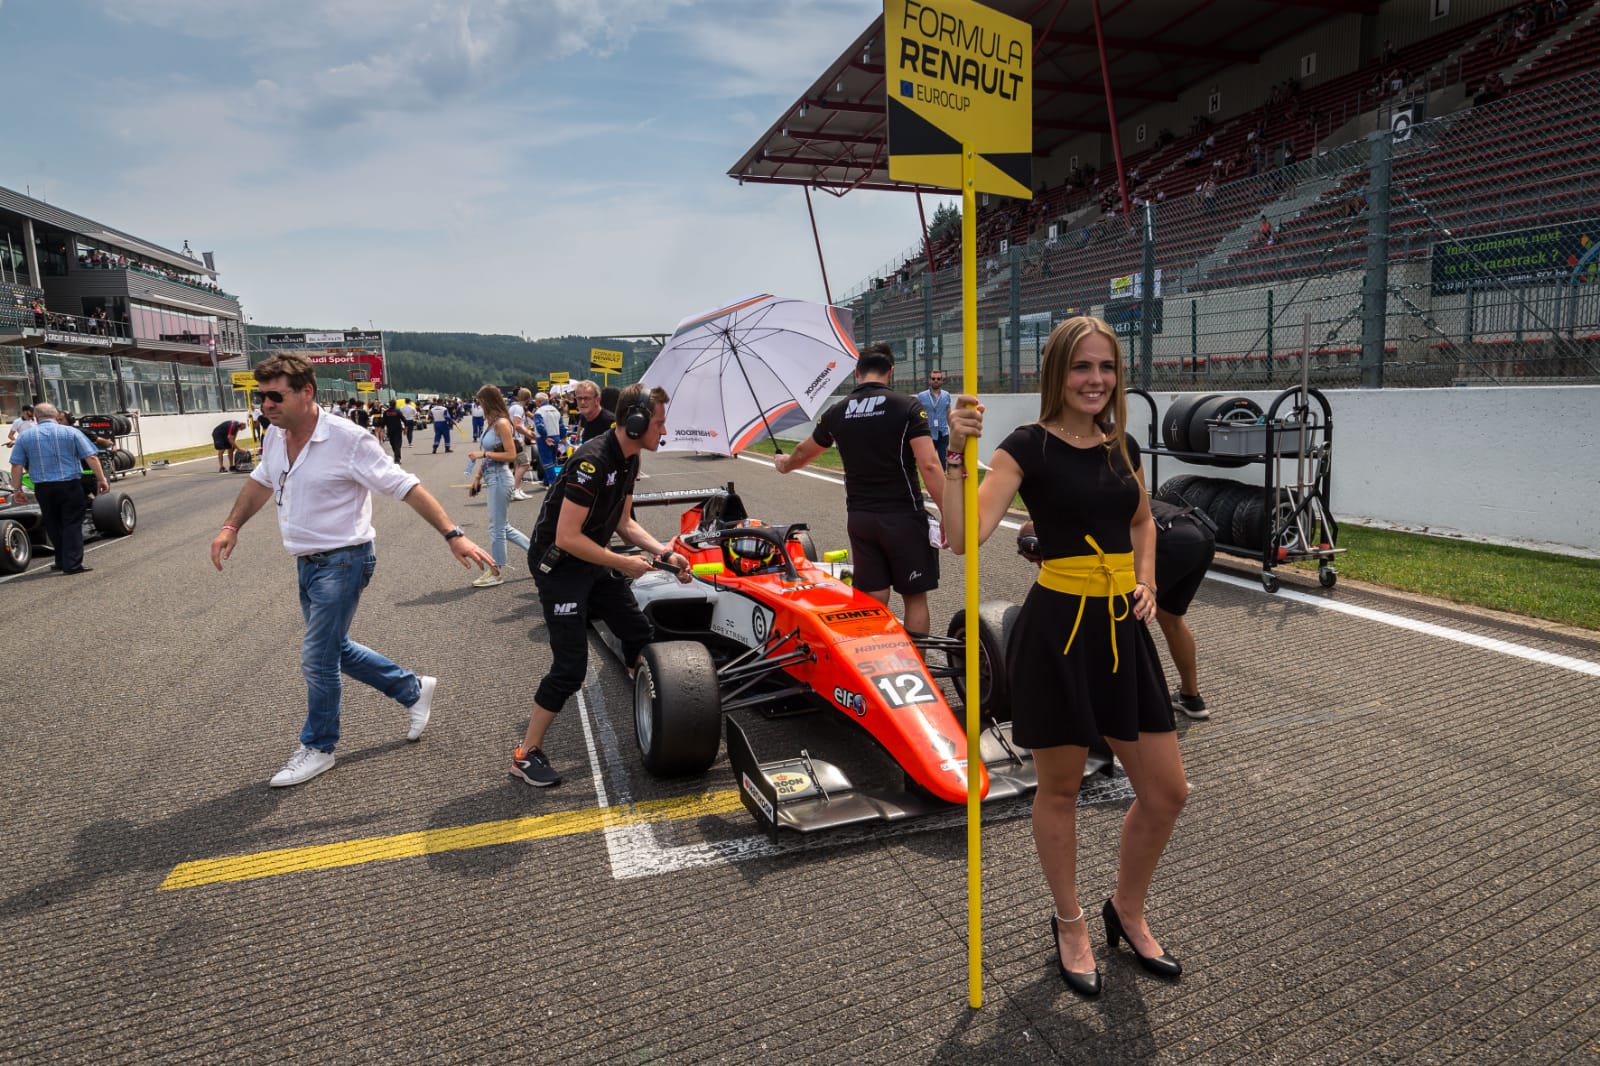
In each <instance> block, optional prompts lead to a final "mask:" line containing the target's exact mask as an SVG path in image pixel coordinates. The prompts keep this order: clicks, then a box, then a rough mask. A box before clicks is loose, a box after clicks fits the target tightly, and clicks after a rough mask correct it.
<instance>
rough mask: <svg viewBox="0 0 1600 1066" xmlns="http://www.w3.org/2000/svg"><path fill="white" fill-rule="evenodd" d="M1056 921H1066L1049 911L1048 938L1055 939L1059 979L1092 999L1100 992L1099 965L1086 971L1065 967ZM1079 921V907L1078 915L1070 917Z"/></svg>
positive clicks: (1080, 916) (1080, 909)
mask: <svg viewBox="0 0 1600 1066" xmlns="http://www.w3.org/2000/svg"><path fill="white" fill-rule="evenodd" d="M1057 921H1066V919H1065V918H1061V919H1058V918H1057V917H1056V912H1055V911H1051V912H1050V939H1051V940H1053V941H1055V945H1056V969H1058V970H1060V971H1061V979H1062V980H1063V981H1065V982H1066V983H1067V987H1068V988H1070V989H1072V990H1073V991H1074V992H1076V993H1078V995H1080V996H1083V997H1084V998H1086V999H1093V998H1094V997H1095V996H1098V995H1099V994H1100V967H1098V966H1096V967H1095V968H1094V969H1092V970H1090V971H1089V972H1088V973H1077V972H1076V971H1073V970H1069V969H1067V963H1066V960H1064V959H1063V958H1062V957H1061V931H1060V929H1059V928H1058V927H1057V925H1056V923H1057ZM1081 921H1083V908H1082V907H1079V908H1078V916H1077V917H1076V918H1074V919H1072V922H1081ZM1072 922H1067V924H1068V925H1071V924H1072Z"/></svg>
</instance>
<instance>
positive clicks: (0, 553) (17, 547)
mask: <svg viewBox="0 0 1600 1066" xmlns="http://www.w3.org/2000/svg"><path fill="white" fill-rule="evenodd" d="M0 549H3V550H0V573H7V574H20V573H22V572H23V571H24V570H26V569H27V568H28V564H29V563H31V562H33V542H32V541H31V540H29V539H28V531H27V530H26V529H24V528H23V526H22V523H21V522H18V521H15V520H14V519H10V518H7V519H4V520H3V521H0Z"/></svg>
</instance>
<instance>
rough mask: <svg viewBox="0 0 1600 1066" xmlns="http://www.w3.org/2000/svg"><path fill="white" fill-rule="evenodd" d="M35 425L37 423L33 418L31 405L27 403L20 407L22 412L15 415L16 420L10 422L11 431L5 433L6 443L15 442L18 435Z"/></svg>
mask: <svg viewBox="0 0 1600 1066" xmlns="http://www.w3.org/2000/svg"><path fill="white" fill-rule="evenodd" d="M36 425H38V423H37V422H35V421H34V418H33V405H32V404H28V405H27V406H25V407H24V408H23V409H22V414H20V415H18V416H17V420H16V421H15V422H13V423H11V432H10V433H8V434H6V444H8V445H11V444H15V443H17V437H18V436H20V435H21V434H23V433H25V432H27V431H28V430H30V429H32V428H33V427H34V426H36Z"/></svg>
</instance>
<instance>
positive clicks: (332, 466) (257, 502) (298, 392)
mask: <svg viewBox="0 0 1600 1066" xmlns="http://www.w3.org/2000/svg"><path fill="white" fill-rule="evenodd" d="M255 378H256V383H257V385H259V386H260V390H261V392H260V396H261V409H262V410H263V411H264V412H265V413H266V415H267V420H268V421H269V422H271V423H272V425H273V427H274V429H273V431H272V432H269V433H268V434H267V438H266V441H265V443H264V444H263V445H262V449H261V452H262V454H261V462H260V463H259V464H258V465H257V466H256V468H255V469H254V470H253V471H251V473H250V480H249V481H248V482H246V483H245V487H244V488H243V489H242V490H241V491H240V493H239V498H238V499H237V500H235V501H234V504H233V510H232V511H230V512H229V513H228V519H227V521H226V522H224V523H223V524H222V530H221V531H220V532H219V533H218V534H217V535H216V537H215V539H213V540H212V542H211V562H212V565H214V566H215V567H216V568H217V569H218V570H219V571H220V570H221V569H222V562H223V560H224V559H227V558H228V557H229V556H230V555H232V554H233V549H234V546H235V545H236V544H237V543H238V537H239V527H240V526H243V525H244V524H245V523H246V522H248V521H249V520H250V518H251V517H252V516H253V515H254V514H255V513H256V512H257V511H259V510H260V509H261V508H262V507H263V506H265V505H266V503H267V501H268V500H272V501H274V502H275V503H276V504H277V511H278V529H279V532H280V533H281V535H282V537H283V546H284V548H285V549H286V550H287V551H288V552H289V554H291V555H294V556H295V557H296V558H297V560H298V563H297V570H298V574H299V584H300V612H301V614H302V615H303V616H304V617H305V622H306V635H305V640H304V642H303V644H302V646H301V651H300V669H301V672H302V673H303V674H304V675H305V679H306V695H307V699H306V722H305V726H304V728H302V729H301V731H300V747H299V748H298V749H297V750H296V751H295V753H294V754H293V755H292V756H290V757H289V762H288V764H287V765H285V766H284V768H283V769H282V770H281V771H279V772H278V774H277V775H276V776H275V777H273V779H272V780H271V782H269V783H270V784H271V785H272V786H273V787H274V788H281V787H283V786H285V785H298V784H300V783H301V782H302V781H309V780H311V779H312V778H313V777H316V776H317V775H318V774H320V773H323V772H325V771H327V770H331V769H332V768H333V748H334V745H335V744H336V743H337V742H338V740H339V706H340V701H341V697H342V694H343V680H342V678H341V676H340V675H341V672H342V673H344V674H348V675H350V676H351V677H352V678H354V679H355V680H357V681H360V682H363V683H364V684H367V685H370V686H372V687H373V688H375V689H377V690H378V691H379V692H381V693H383V694H384V695H385V696H388V697H389V698H390V699H392V700H395V701H396V702H398V703H399V704H400V705H401V706H403V707H405V708H407V710H408V727H409V728H408V731H407V733H406V739H407V740H416V739H417V738H418V737H420V736H422V731H423V729H425V728H426V727H427V725H428V718H429V716H430V715H431V714H432V708H433V690H434V687H435V685H436V683H437V682H436V679H435V678H432V677H426V676H420V677H419V676H418V675H417V674H415V673H413V672H412V671H410V670H407V669H405V668H403V667H401V666H398V665H396V664H395V663H393V662H391V661H390V660H389V659H387V658H385V657H384V656H382V655H379V654H378V653H377V652H375V651H373V650H372V649H371V648H367V647H363V646H362V645H360V644H357V643H355V642H354V641H352V640H351V639H350V622H351V620H352V619H353V618H354V617H355V613H356V607H357V606H358V605H359V604H360V601H361V591H362V589H364V588H366V586H367V582H368V581H369V580H370V579H371V577H372V572H373V569H374V568H375V567H376V566H377V557H376V556H375V555H374V553H373V550H372V540H373V537H374V536H375V535H376V534H375V533H374V531H373V528H372V493H374V492H379V493H382V494H383V495H385V496H389V497H392V498H393V499H397V500H404V501H405V502H406V505H407V506H409V507H410V508H411V509H412V510H413V511H416V512H417V514H419V515H421V516H422V518H423V520H424V521H426V522H427V523H428V524H429V525H430V526H432V527H433V528H434V529H436V530H438V531H439V533H440V534H442V535H443V536H444V539H445V543H446V544H448V545H449V547H450V552H451V554H452V555H454V556H455V557H456V558H457V559H459V560H460V561H461V565H462V566H466V567H470V566H471V565H472V564H473V563H477V564H478V569H480V570H482V569H483V568H484V567H486V566H488V565H489V564H490V563H491V562H492V560H491V559H490V557H489V554H488V553H487V552H485V551H484V550H483V549H482V548H480V547H478V546H477V545H476V544H474V543H472V541H470V540H468V539H467V538H466V536H465V535H464V534H462V532H461V528H460V527H459V526H457V525H455V524H454V523H453V522H451V521H450V517H449V515H447V514H445V510H444V508H443V507H442V506H440V504H439V501H438V500H436V499H434V498H433V496H432V494H430V493H429V492H428V490H427V489H425V488H423V487H422V485H421V484H419V483H418V481H417V478H416V476H415V475H413V474H409V473H407V472H406V471H405V470H403V469H401V468H400V467H399V466H397V465H396V464H395V463H393V462H391V461H390V460H389V458H388V457H387V456H385V455H384V454H383V449H382V448H381V447H380V446H379V445H378V442H377V440H376V439H375V438H374V437H373V436H372V434H370V433H368V432H366V431H365V430H363V429H362V428H361V427H360V426H358V425H356V424H355V423H353V422H350V421H348V420H346V419H339V418H334V417H332V416H330V415H327V414H324V413H323V412H321V411H320V410H319V409H318V407H317V400H316V395H317V378H316V369H315V367H313V366H312V365H311V363H310V362H309V361H308V360H306V358H305V357H304V356H300V355H294V354H291V353H283V354H280V355H275V356H273V357H272V358H270V359H268V360H266V361H265V362H263V363H260V364H258V365H257V366H256V368H255Z"/></svg>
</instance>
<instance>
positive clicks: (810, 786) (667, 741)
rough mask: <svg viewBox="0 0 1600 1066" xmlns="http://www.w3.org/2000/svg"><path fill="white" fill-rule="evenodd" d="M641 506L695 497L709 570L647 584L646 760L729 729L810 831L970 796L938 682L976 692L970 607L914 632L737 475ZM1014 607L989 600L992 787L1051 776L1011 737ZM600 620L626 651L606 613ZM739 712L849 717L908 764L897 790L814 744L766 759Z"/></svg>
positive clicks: (986, 695)
mask: <svg viewBox="0 0 1600 1066" xmlns="http://www.w3.org/2000/svg"><path fill="white" fill-rule="evenodd" d="M633 503H634V507H635V509H637V508H640V507H649V506H661V505H671V504H684V503H688V504H691V506H689V507H688V509H687V510H685V511H684V512H683V514H682V517H681V519H680V522H679V532H678V535H677V536H676V537H675V538H674V539H673V540H672V542H671V544H670V547H671V548H672V550H673V551H677V552H681V553H682V554H683V555H684V556H686V557H687V558H688V559H689V560H690V562H691V564H692V566H693V568H694V572H695V576H696V580H695V581H693V582H691V583H689V584H687V585H686V584H683V583H682V582H680V581H679V580H678V579H677V576H676V575H675V574H674V573H670V572H659V571H658V572H654V573H650V574H647V575H645V576H644V577H642V578H639V579H638V580H636V581H635V582H633V593H634V596H635V597H636V598H637V600H638V602H639V606H640V607H641V609H643V611H644V613H645V615H646V616H647V617H649V619H650V620H651V622H652V623H653V624H654V625H655V629H656V642H655V643H652V644H649V645H647V646H646V647H645V649H644V652H643V665H642V666H641V667H640V669H639V670H638V672H637V674H636V675H635V678H634V728H635V733H636V735H637V737H638V742H639V751H640V754H641V756H642V758H643V761H644V766H645V769H646V770H648V771H649V772H650V773H652V774H654V775H658V776H678V775H687V774H700V773H704V772H705V771H706V770H708V769H709V768H710V767H711V765H712V763H714V762H715V761H716V758H717V754H718V751H719V749H720V747H721V742H722V739H723V736H724V733H725V734H726V737H727V743H728V761H729V763H730V764H731V767H732V770H733V772H734V774H735V776H736V778H737V781H738V786H739V793H740V797H741V798H742V799H743V801H744V805H745V807H746V808H747V809H748V810H749V811H750V813H751V814H752V815H753V816H754V817H755V819H756V821H757V822H759V823H760V824H761V826H762V827H763V828H764V829H765V830H767V832H768V833H769V834H771V835H773V836H776V835H777V831H778V829H779V828H780V827H782V828H787V829H795V830H799V831H801V832H810V831H813V830H817V829H827V828H833V827H836V826H843V825H850V824H853V823H857V822H868V821H875V820H885V821H894V820H898V819H901V818H908V817H912V816H915V815H919V814H926V813H930V812H932V811H935V810H946V809H949V807H950V805H951V804H962V803H965V802H966V797H967V774H968V760H967V742H966V729H965V725H964V722H965V719H964V717H958V716H957V715H956V714H955V713H953V712H952V710H951V707H950V705H949V704H948V703H947V702H946V701H945V695H944V691H943V689H942V688H941V687H940V685H939V680H940V679H949V680H950V681H951V683H952V687H953V688H954V691H955V693H956V698H957V699H962V698H963V689H964V685H963V683H962V682H963V680H964V671H963V662H964V660H963V656H964V654H965V651H964V649H965V637H966V624H965V619H964V617H963V613H958V614H957V615H956V616H955V617H954V618H953V619H951V622H950V626H949V635H948V636H944V637H934V636H929V637H922V638H917V639H913V638H912V637H911V636H909V635H908V634H907V633H906V631H905V629H904V628H903V627H902V626H901V624H900V621H899V620H898V619H897V618H895V616H894V615H893V614H891V613H890V611H889V610H888V609H887V608H886V607H885V606H884V605H883V604H881V603H879V602H878V601H877V600H875V599H873V598H872V597H870V596H868V595H866V594H865V593H862V592H859V591H857V590H856V589H855V588H853V587H852V586H851V585H850V583H849V577H850V569H849V566H848V563H847V562H845V555H846V553H844V552H829V553H828V554H827V556H826V557H820V558H819V556H818V553H817V551H816V548H815V546H814V545H813V544H812V541H811V535H810V533H808V532H807V531H806V526H805V525H804V523H792V524H789V525H766V524H763V523H760V522H757V521H755V520H753V519H751V518H750V517H749V516H748V515H747V514H746V513H745V509H744V505H743V503H742V501H741V500H740V499H739V496H738V494H737V493H736V492H735V491H734V486H733V484H732V483H731V482H730V483H729V484H728V485H727V486H726V487H725V488H718V489H699V490H690V491H680V492H663V493H648V494H640V495H636V496H635V497H634V499H633ZM1014 611H1015V608H1013V607H1011V606H1010V605H1009V604H1005V603H989V604H985V605H983V606H982V607H981V608H980V610H979V612H978V625H977V633H978V640H979V648H980V654H979V660H980V664H981V665H980V688H981V690H982V692H983V707H982V714H983V730H982V733H981V745H980V747H981V755H982V761H981V763H980V764H979V765H978V766H977V768H976V772H977V774H978V785H979V789H980V794H981V795H982V796H983V797H984V798H985V799H986V800H992V799H998V798H1002V797H1007V796H1016V795H1020V794H1023V793H1026V792H1029V791H1031V790H1033V789H1034V788H1035V787H1036V786H1037V780H1036V778H1035V775H1034V766H1033V758H1032V756H1031V755H1030V753H1029V752H1027V751H1026V750H1025V749H1021V748H1018V747H1017V746H1016V745H1015V744H1013V743H1012V742H1011V725H1010V721H1009V719H1010V711H1009V703H1008V700H1007V693H1006V690H1005V670H1004V658H1005V646H1006V635H1007V632H1006V631H1007V628H1008V624H1009V622H1010V618H1011V615H1012V614H1013V613H1014ZM596 628H597V629H598V630H599V631H600V634H601V636H602V638H603V639H604V640H605V641H606V643H607V645H608V646H609V647H611V648H612V650H613V652H618V651H619V646H618V642H617V641H616V640H615V638H614V637H613V636H612V634H610V633H609V632H608V631H607V630H606V629H605V627H604V625H603V624H598V625H597V627H596ZM734 711H749V712H751V713H753V714H756V715H758V716H761V717H765V718H772V717H786V716H790V715H795V714H798V713H804V712H808V711H810V712H819V713H831V714H834V715H837V716H841V717H842V718H843V719H845V720H847V721H848V722H850V723H852V724H853V725H854V726H855V727H858V728H859V731H860V732H861V733H863V734H865V736H866V737H868V738H870V739H871V740H872V741H874V742H876V745H877V746H878V747H879V748H880V749H881V750H882V751H883V752H884V753H886V754H887V755H888V756H889V757H890V758H891V759H892V760H893V761H894V763H896V764H898V766H899V768H900V769H901V770H903V771H904V773H903V775H902V777H901V780H900V781H898V782H896V783H895V786H894V787H885V786H882V785H861V786H859V787H858V785H857V784H855V783H853V782H852V780H851V779H850V777H849V776H847V775H846V773H845V771H844V770H843V769H842V768H841V767H840V766H839V765H837V764H836V763H833V762H827V761H823V760H822V759H818V758H813V757H812V756H811V755H810V754H808V752H807V750H806V749H805V748H801V749H800V751H799V752H797V753H795V754H794V755H793V756H791V757H787V758H781V759H777V760H772V761H762V760H760V759H758V758H757V757H756V754H755V750H754V748H753V747H752V745H751V742H750V739H749V737H748V735H747V733H746V730H745V729H744V728H743V727H741V726H740V725H739V723H738V722H737V721H735V717H734V715H733V714H732V713H731V712H734ZM963 714H964V712H963ZM724 722H726V726H724ZM1109 762H1110V760H1109V752H1105V753H1091V757H1090V766H1089V770H1088V771H1087V772H1094V771H1097V770H1102V769H1107V768H1108V767H1109Z"/></svg>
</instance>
